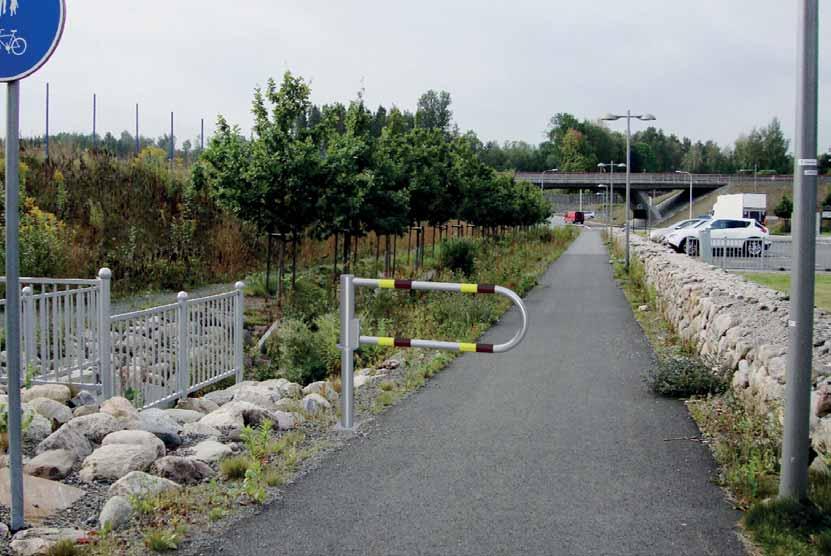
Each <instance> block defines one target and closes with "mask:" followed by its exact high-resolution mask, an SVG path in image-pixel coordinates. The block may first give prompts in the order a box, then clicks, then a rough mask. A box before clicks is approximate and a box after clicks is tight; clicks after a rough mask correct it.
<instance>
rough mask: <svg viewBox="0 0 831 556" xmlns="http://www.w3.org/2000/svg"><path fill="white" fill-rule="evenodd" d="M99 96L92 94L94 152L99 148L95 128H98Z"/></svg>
mask: <svg viewBox="0 0 831 556" xmlns="http://www.w3.org/2000/svg"><path fill="white" fill-rule="evenodd" d="M97 112H98V95H96V94H95V93H92V150H95V147H96V146H97V142H96V138H95V127H96V124H97V122H96V118H97V116H98V113H97Z"/></svg>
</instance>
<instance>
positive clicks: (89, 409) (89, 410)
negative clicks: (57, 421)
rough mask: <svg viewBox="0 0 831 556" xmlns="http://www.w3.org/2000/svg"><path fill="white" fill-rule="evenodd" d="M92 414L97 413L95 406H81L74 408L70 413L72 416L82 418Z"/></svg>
mask: <svg viewBox="0 0 831 556" xmlns="http://www.w3.org/2000/svg"><path fill="white" fill-rule="evenodd" d="M93 413H98V406H97V405H82V406H80V407H76V408H75V410H74V411H73V412H72V416H73V417H84V416H86V415H92V414H93Z"/></svg>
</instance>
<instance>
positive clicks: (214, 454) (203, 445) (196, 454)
mask: <svg viewBox="0 0 831 556" xmlns="http://www.w3.org/2000/svg"><path fill="white" fill-rule="evenodd" d="M190 453H191V457H192V458H193V459H198V460H200V461H204V462H206V463H216V462H218V461H219V460H221V459H223V458H225V457H227V456H230V455H231V454H233V450H231V448H230V447H229V446H227V445H225V444H223V443H222V442H217V441H216V440H203V441H202V442H200V443H199V444H197V445H195V446H194V447H193V448H191V452H190Z"/></svg>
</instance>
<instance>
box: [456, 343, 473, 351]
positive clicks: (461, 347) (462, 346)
mask: <svg viewBox="0 0 831 556" xmlns="http://www.w3.org/2000/svg"><path fill="white" fill-rule="evenodd" d="M459 351H467V352H473V353H476V344H459Z"/></svg>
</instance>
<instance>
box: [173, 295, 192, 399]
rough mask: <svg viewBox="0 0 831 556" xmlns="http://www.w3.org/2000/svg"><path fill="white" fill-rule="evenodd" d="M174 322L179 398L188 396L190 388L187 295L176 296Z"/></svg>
mask: <svg viewBox="0 0 831 556" xmlns="http://www.w3.org/2000/svg"><path fill="white" fill-rule="evenodd" d="M176 303H177V304H178V307H177V309H176V320H177V321H178V323H179V333H178V334H177V338H176V346H177V349H176V392H177V393H178V394H179V397H180V398H185V397H187V395H188V387H189V386H190V384H189V383H190V373H189V372H188V371H189V369H188V351H190V345H189V343H190V342H189V338H188V333H189V332H190V330H189V327H190V323H189V322H188V294H187V292H179V294H178V295H177V296H176Z"/></svg>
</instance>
